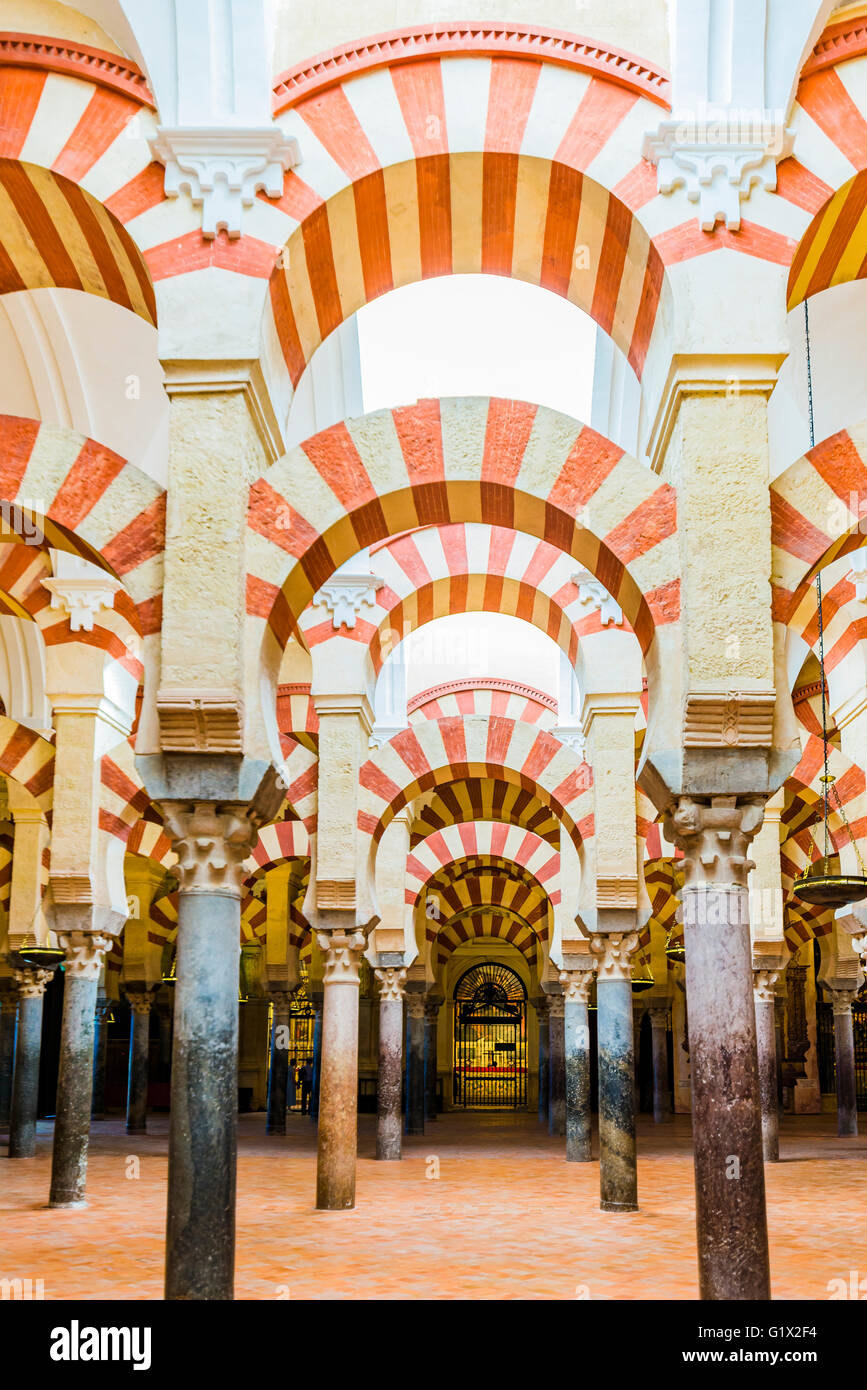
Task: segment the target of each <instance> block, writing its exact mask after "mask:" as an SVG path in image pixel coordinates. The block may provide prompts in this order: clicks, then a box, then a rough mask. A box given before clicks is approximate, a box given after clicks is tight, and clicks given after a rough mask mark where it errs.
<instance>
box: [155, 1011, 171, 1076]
mask: <svg viewBox="0 0 867 1390" xmlns="http://www.w3.org/2000/svg"><path fill="white" fill-rule="evenodd" d="M157 1015H158V1017H159V1025H160V1065H159V1074H158V1077H157V1080H159V1081H171V1077H172V1008H171V1005H170V1004H167V1003H165V1002H164V1001H163V1002H161V1003H159V1004H158V1005H157Z"/></svg>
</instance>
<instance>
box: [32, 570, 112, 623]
mask: <svg viewBox="0 0 867 1390" xmlns="http://www.w3.org/2000/svg"><path fill="white" fill-rule="evenodd" d="M54 568H55V573H54V576H53V577H52V578H51V579H43V581H42V586H43V588H45V589H47V590H48V592H49V593H50V595H51V607H52V608H58V609H60V610H62V611H64V612H66V614H67V615H68V617H69V627H70V631H72V632H93V624H94V622H95V620H96V616H97V614H98V613H99V612H100V611H101V610H102V609H103V608H114V599H115V595H116V593H117V591H118V589H121V588H122V587H123V585H122V584H121V581H120V580H119V579H115V578H114V577H113V576H112V575H110V574H107V573H106V572H105V570H101V569H99V568H98V567H97V566H96V565H91V564H90V563H89V562H88V561H87V560H79V559H76V558H75V557H74V556H71V555H66V554H65V553H64V554H62V555H61V553H60V552H55V555H54Z"/></svg>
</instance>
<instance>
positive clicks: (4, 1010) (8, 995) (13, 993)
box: [0, 971, 24, 1014]
mask: <svg viewBox="0 0 867 1390" xmlns="http://www.w3.org/2000/svg"><path fill="white" fill-rule="evenodd" d="M21 973H22V974H23V973H24V972H23V971H22V972H21ZM17 1008H18V984H17V981H15V982H14V983H11V984H10V985H9V988H8V989H4V990H3V992H2V993H0V1014H14V1013H15V1012H16V1010H17Z"/></svg>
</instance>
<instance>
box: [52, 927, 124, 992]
mask: <svg viewBox="0 0 867 1390" xmlns="http://www.w3.org/2000/svg"><path fill="white" fill-rule="evenodd" d="M57 940H58V941H59V942H60V945H61V946H62V947H63V949H64V951H65V952H66V959H65V961H64V962H63V965H64V970H65V972H66V975H67V978H69V979H79V980H98V979H99V972H100V970H101V969H102V967H103V963H104V961H105V957H106V955H107V954H108V952H109V951H110V950H111V948H112V946H113V945H114V942H115V938H114V937H113V936H103V935H102V934H101V933H100V932H93V931H59V932H58V933H57Z"/></svg>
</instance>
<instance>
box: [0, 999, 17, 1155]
mask: <svg viewBox="0 0 867 1390" xmlns="http://www.w3.org/2000/svg"><path fill="white" fill-rule="evenodd" d="M7 983H8V987H7V988H6V989H4V990H3V992H2V994H0V1129H7V1128H8V1127H9V1109H10V1106H11V1103H12V1072H13V1070H14V1068H15V1029H16V1024H17V1021H18V987H17V985H16V984H15V982H14V980H9V981H8V982H7Z"/></svg>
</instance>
